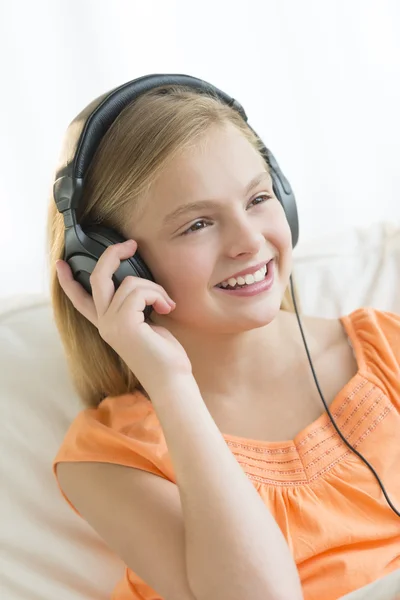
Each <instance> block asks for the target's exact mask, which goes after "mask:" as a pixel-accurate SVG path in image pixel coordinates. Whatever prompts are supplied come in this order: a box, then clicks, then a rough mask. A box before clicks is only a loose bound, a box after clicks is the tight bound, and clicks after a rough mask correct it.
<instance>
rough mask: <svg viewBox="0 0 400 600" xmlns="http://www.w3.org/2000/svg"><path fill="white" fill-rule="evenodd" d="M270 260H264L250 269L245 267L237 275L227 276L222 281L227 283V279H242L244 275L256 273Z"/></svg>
mask: <svg viewBox="0 0 400 600" xmlns="http://www.w3.org/2000/svg"><path fill="white" fill-rule="evenodd" d="M271 260H272V259H270V260H264V261H263V262H260V263H258V265H253V266H252V267H247V269H243V271H239V273H235V274H234V275H229V276H228V277H226V278H225V279H223V280H222V281H228V279H230V278H231V277H234V278H235V279H237V278H238V277H244V276H245V275H252V274H253V273H255V272H256V271H258V269H261V267H264V266H265V265H267V264H268V263H269V262H270V261H271ZM222 281H220V282H219V283H217V285H221V283H222Z"/></svg>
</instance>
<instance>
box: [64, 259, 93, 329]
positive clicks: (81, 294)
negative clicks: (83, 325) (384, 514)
mask: <svg viewBox="0 0 400 600" xmlns="http://www.w3.org/2000/svg"><path fill="white" fill-rule="evenodd" d="M56 271H57V277H58V281H59V283H60V286H61V287H62V289H63V290H64V293H65V295H66V296H67V297H68V298H69V299H70V301H71V303H72V305H73V306H74V308H76V310H78V311H79V312H80V313H81V314H82V315H83V316H84V317H86V318H87V319H88V321H90V322H91V323H92V324H93V325H96V327H97V312H96V307H95V305H94V302H93V298H92V297H91V295H90V294H88V293H87V291H86V290H85V289H84V288H83V287H82V286H81V284H80V283H78V281H75V279H74V277H73V275H72V270H71V267H70V266H69V265H68V263H66V262H65V261H64V260H60V261H58V262H57V263H56Z"/></svg>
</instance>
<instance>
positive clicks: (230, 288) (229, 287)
mask: <svg viewBox="0 0 400 600" xmlns="http://www.w3.org/2000/svg"><path fill="white" fill-rule="evenodd" d="M273 260H274V259H273V258H271V259H270V260H269V261H268V262H267V263H266V264H265V265H264V266H263V267H261V268H260V269H258V271H255V272H254V273H258V272H259V271H262V274H263V277H261V278H260V274H258V276H257V277H258V278H257V279H256V280H255V281H251V282H249V283H243V284H241V283H238V281H237V279H245V277H247V275H242V276H238V277H230V278H228V279H225V281H224V282H221V283H218V284H217V285H215V286H214V287H216V288H220V289H223V290H235V289H240V288H246V287H250V286H251V285H254V284H255V283H260V281H263V279H265V278H266V277H267V276H268V268H269V267H270V265H271V263H272V262H273ZM254 273H248V275H251V276H253V275H254ZM229 279H236V284H235V286H234V287H232V286H231V285H229V284H228V281H229ZM223 283H225V285H222V284H223Z"/></svg>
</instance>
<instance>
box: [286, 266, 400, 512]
mask: <svg viewBox="0 0 400 600" xmlns="http://www.w3.org/2000/svg"><path fill="white" fill-rule="evenodd" d="M290 289H291V293H292V299H293V304H294V310H295V313H296V317H297V322H298V324H299V327H300V333H301V337H302V338H303V343H304V347H305V350H306V353H307V357H308V362H309V363H310V367H311V371H312V374H313V377H314V381H315V385H316V386H317V389H318V392H319V395H320V397H321V400H322V402H323V404H324V406H325V409H326V412H327V413H328V415H329V418H330V420H331V421H332V424H333V426H334V428H335V429H336V431H337V432H338V434H339V435H340V437H341V438H342V440H343V441H344V443H345V444H346V446H348V448H350V450H351V451H352V452H354V453H355V454H357V456H358V457H359V458H361V460H362V461H363V462H364V463H365V464H366V465H367V467H368V468H369V469H370V470H371V471H372V473H373V474H374V475H375V477H376V479H377V481H378V483H379V485H380V487H381V490H382V492H383V495H384V496H385V498H386V501H387V503H388V504H389V506H390V508H391V509H392V510H393V512H394V513H395V514H396V515H397V516H398V517H400V512H399V511H398V510H397V509H396V508H395V507H394V506H393V504H392V502H391V500H390V498H389V496H388V495H387V493H386V490H385V488H384V486H383V484H382V482H381V480H380V479H379V476H378V475H377V473H376V471H375V469H374V468H373V467H372V466H371V465H370V463H369V462H368V461H367V460H366V459H365V458H364V457H363V455H362V454H360V453H359V452H358V451H357V450H356V449H355V448H353V446H352V445H351V444H349V442H348V441H347V440H346V439H345V438H344V437H343V435H342V433H341V431H340V429H339V428H338V427H337V425H336V423H335V421H334V419H333V417H332V415H331V412H330V410H329V408H328V406H327V404H326V402H325V399H324V396H323V394H322V392H321V388H320V386H319V383H318V379H317V376H316V374H315V371H314V366H313V363H312V360H311V356H310V352H309V350H308V346H307V342H306V338H305V335H304V332H303V327H302V325H301V320H300V316H299V311H298V310H297V304H296V298H295V293H294V289H293V279H292V275H290Z"/></svg>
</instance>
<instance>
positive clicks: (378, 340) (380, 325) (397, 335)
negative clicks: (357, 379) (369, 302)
mask: <svg viewBox="0 0 400 600" xmlns="http://www.w3.org/2000/svg"><path fill="white" fill-rule="evenodd" d="M341 321H342V323H343V325H344V327H345V328H346V330H347V332H348V335H349V337H350V340H351V342H352V343H353V344H355V345H358V344H361V345H362V346H363V348H364V350H365V351H366V352H367V353H368V352H369V353H370V354H371V352H372V353H374V354H375V353H379V354H380V355H381V356H382V358H384V360H385V361H386V362H387V363H389V364H393V366H396V365H397V367H399V365H400V315H398V314H396V313H393V312H390V311H382V310H378V309H375V308H369V307H363V308H359V309H357V310H355V311H353V312H352V313H350V314H348V315H345V316H343V317H341Z"/></svg>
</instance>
